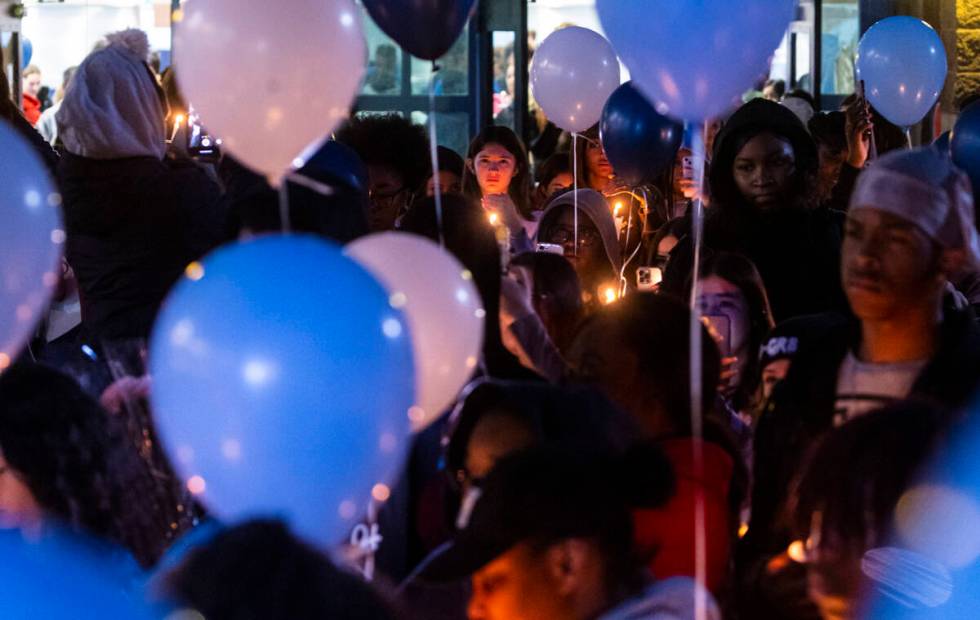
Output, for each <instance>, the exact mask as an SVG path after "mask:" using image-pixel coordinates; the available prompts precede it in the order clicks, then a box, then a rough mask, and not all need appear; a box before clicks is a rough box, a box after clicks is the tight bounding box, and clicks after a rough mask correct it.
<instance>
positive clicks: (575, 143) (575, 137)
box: [572, 132, 578, 257]
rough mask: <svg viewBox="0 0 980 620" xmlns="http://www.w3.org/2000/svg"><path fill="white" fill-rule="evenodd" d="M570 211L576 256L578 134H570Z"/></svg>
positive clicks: (574, 254) (575, 253)
mask: <svg viewBox="0 0 980 620" xmlns="http://www.w3.org/2000/svg"><path fill="white" fill-rule="evenodd" d="M572 204H573V207H572V209H573V210H574V211H575V213H574V214H573V215H572V222H573V224H572V228H573V231H574V232H573V234H572V242H573V243H574V244H575V245H574V246H573V247H574V248H575V249H574V250H573V254H572V256H576V257H577V256H578V133H576V132H572Z"/></svg>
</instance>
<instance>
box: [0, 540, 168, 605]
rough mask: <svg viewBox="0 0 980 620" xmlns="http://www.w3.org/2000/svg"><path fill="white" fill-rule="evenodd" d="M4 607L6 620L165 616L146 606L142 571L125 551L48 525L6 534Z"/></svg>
mask: <svg viewBox="0 0 980 620" xmlns="http://www.w3.org/2000/svg"><path fill="white" fill-rule="evenodd" d="M0 557H3V562H0V609H2V610H3V613H2V615H3V617H4V618H5V619H6V620H34V619H35V618H73V619H75V620H105V619H106V618H132V619H133V620H149V619H150V618H162V617H163V615H164V614H163V613H162V610H154V609H152V608H151V607H150V606H149V605H147V604H146V602H145V600H144V595H143V592H142V588H141V585H142V572H141V571H140V570H139V567H138V566H137V564H136V562H135V561H134V560H133V559H132V557H131V556H130V555H129V554H128V553H127V552H126V551H125V550H123V549H120V548H117V547H113V546H110V545H108V544H104V543H102V542H100V541H94V540H89V539H87V538H83V537H81V536H78V535H76V534H72V533H71V532H68V531H64V530H60V529H56V528H54V527H53V526H45V529H44V531H43V533H42V534H41V535H40V536H33V535H25V534H22V533H21V532H20V531H19V530H0Z"/></svg>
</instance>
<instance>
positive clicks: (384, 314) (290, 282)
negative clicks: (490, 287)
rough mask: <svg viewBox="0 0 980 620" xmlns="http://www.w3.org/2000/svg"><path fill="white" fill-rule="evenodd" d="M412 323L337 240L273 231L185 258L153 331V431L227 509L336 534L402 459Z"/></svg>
mask: <svg viewBox="0 0 980 620" xmlns="http://www.w3.org/2000/svg"><path fill="white" fill-rule="evenodd" d="M409 331H410V330H409V326H408V324H407V323H406V321H405V318H404V316H403V315H402V313H401V311H400V310H398V309H397V308H394V307H392V305H391V304H390V303H389V295H388V293H387V292H386V291H385V290H384V289H383V288H382V286H381V285H380V284H378V283H377V281H375V279H374V278H373V277H372V276H371V275H370V274H369V273H368V272H367V271H365V270H364V269H363V268H362V267H360V266H359V265H357V264H356V263H355V262H354V261H352V260H350V259H349V258H347V257H345V256H344V255H343V254H342V253H341V252H340V249H339V248H337V247H336V246H334V245H332V244H329V243H327V242H324V241H321V240H318V239H315V238H313V237H303V236H270V237H260V238H256V239H255V240H253V241H249V242H245V243H239V244H234V245H230V246H226V247H224V248H221V249H219V250H218V251H216V252H215V253H214V254H212V255H210V256H208V257H207V258H206V259H205V260H204V262H203V264H198V263H193V264H192V265H190V266H189V267H188V269H187V274H186V277H185V278H184V279H183V280H182V281H181V282H180V283H179V284H178V285H177V286H176V287H175V289H174V290H173V291H172V292H171V294H170V297H169V298H168V300H167V302H166V303H165V305H164V308H163V310H162V312H161V314H160V316H159V318H158V319H157V324H156V325H155V327H154V331H153V335H152V339H151V343H150V372H151V375H152V376H153V381H154V387H153V390H154V391H153V394H152V402H153V406H154V410H155V412H156V415H157V421H158V424H159V428H160V435H161V439H162V441H163V443H164V446H165V447H166V449H167V452H168V453H169V454H170V456H171V458H172V459H173V460H174V462H175V464H176V466H177V469H178V471H179V473H180V475H181V476H182V477H183V479H184V480H185V481H186V484H187V488H188V489H189V490H190V491H191V492H192V493H194V494H195V495H198V496H200V497H201V498H202V499H203V500H204V501H205V503H206V504H207V506H208V507H209V508H211V509H212V510H213V511H214V512H215V513H216V516H217V517H218V518H220V519H231V520H239V519H244V518H247V517H251V516H261V515H273V516H280V517H283V518H285V519H286V520H287V521H289V522H290V523H291V525H292V526H293V528H294V529H295V530H296V531H297V532H299V533H300V534H302V535H303V536H305V537H307V538H308V539H311V540H314V541H316V542H319V543H321V544H323V545H330V544H333V543H337V542H339V540H340V539H341V538H343V537H344V536H345V535H346V534H347V531H348V530H349V529H350V527H351V526H352V525H353V524H354V523H355V521H356V519H357V517H359V516H360V514H361V512H362V508H363V507H364V506H366V504H367V502H368V499H369V497H371V496H372V495H373V496H374V497H375V498H377V499H379V500H384V499H386V498H387V496H388V493H389V490H388V487H387V486H386V485H387V484H390V479H391V477H392V476H393V475H394V474H395V473H396V471H397V469H398V468H399V467H400V465H401V460H402V456H403V455H404V453H405V451H406V448H407V443H408V438H409V433H410V426H409V409H410V407H412V406H413V404H414V402H415V388H414V382H415V374H414V362H413V359H412V344H411V339H410V333H409Z"/></svg>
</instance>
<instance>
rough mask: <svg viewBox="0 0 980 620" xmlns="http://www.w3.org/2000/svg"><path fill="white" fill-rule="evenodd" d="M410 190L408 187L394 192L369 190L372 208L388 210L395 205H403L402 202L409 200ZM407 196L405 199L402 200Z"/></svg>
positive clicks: (374, 209)
mask: <svg viewBox="0 0 980 620" xmlns="http://www.w3.org/2000/svg"><path fill="white" fill-rule="evenodd" d="M408 195H409V192H408V188H406V187H402V188H399V189H397V190H395V191H393V192H383V193H382V192H377V191H371V190H369V191H368V198H369V199H370V200H371V210H372V211H387V210H389V209H391V208H393V207H395V206H399V207H400V206H402V204H405V203H408V202H409V196H408ZM402 198H405V200H403V201H401V204H399V202H400V200H401V199H402Z"/></svg>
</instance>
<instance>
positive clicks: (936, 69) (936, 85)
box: [855, 15, 947, 127]
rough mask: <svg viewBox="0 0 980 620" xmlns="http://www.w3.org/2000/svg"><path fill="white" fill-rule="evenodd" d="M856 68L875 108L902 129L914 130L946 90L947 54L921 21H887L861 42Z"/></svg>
mask: <svg viewBox="0 0 980 620" xmlns="http://www.w3.org/2000/svg"><path fill="white" fill-rule="evenodd" d="M855 66H856V69H857V77H858V79H859V80H863V81H864V88H865V93H866V95H867V97H868V100H869V101H870V102H871V105H873V106H874V107H875V109H876V110H878V111H879V112H881V114H882V115H883V116H884V117H885V118H887V119H888V120H889V121H891V122H892V123H894V124H896V125H898V126H899V127H911V126H912V125H914V124H916V123H918V122H919V121H921V120H922V119H923V117H925V115H926V114H927V113H928V112H929V110H930V109H931V108H932V106H933V105H934V104H935V103H936V101H937V100H938V99H939V94H940V93H941V92H942V90H943V85H944V84H945V83H946V70H947V66H946V48H945V47H944V46H943V42H942V39H940V38H939V34H937V33H936V31H935V30H933V29H932V26H930V25H929V24H927V23H925V22H924V21H922V20H921V19H917V18H915V17H908V16H906V15H899V16H896V17H888V18H886V19H883V20H881V21H880V22H878V23H876V24H875V25H874V26H872V27H871V28H869V29H868V31H867V32H866V33H864V36H863V37H861V42H860V43H859V44H858V56H857V64H856V65H855Z"/></svg>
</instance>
